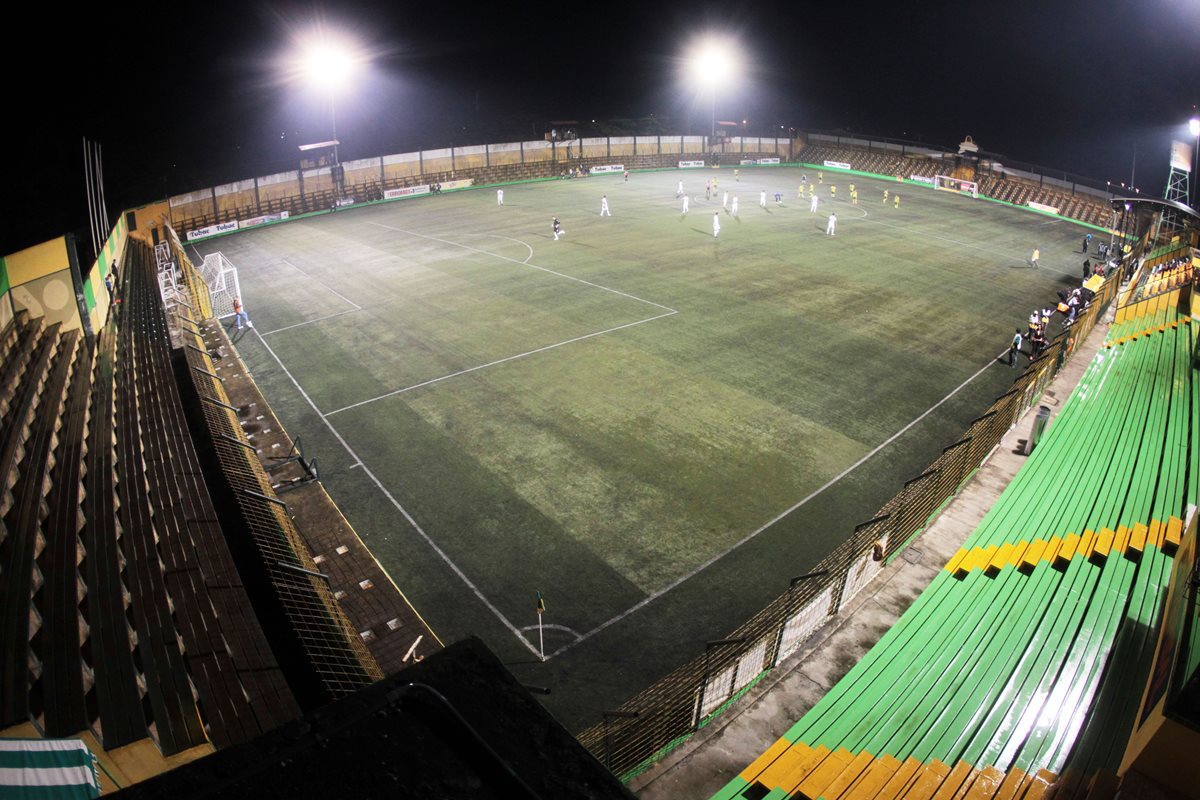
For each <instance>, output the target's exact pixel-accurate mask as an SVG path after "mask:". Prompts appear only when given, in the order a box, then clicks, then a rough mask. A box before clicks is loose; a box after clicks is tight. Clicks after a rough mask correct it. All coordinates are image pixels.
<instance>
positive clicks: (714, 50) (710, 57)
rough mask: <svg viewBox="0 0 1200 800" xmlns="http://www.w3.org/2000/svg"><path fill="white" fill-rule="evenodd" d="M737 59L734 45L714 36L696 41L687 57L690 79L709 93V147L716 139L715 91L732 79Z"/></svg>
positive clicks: (713, 144)
mask: <svg viewBox="0 0 1200 800" xmlns="http://www.w3.org/2000/svg"><path fill="white" fill-rule="evenodd" d="M737 61H738V56H737V49H736V47H735V46H734V45H733V44H732V43H730V42H728V41H725V40H722V39H719V38H717V37H715V36H708V37H705V38H704V39H702V40H701V41H700V42H699V43H697V44H696V46H695V47H694V49H693V55H692V57H691V58H690V59H689V72H690V73H691V77H692V80H693V81H695V83H696V85H697V87H698V88H699V89H700V90H701V91H707V92H708V94H709V101H710V106H709V110H710V111H711V122H712V126H711V128H710V129H709V130H710V138H709V146H710V147H712V146H715V144H716V141H717V92H718V91H719V90H720V89H722V88H724V87H725V86H727V85H728V84H729V83H730V82H731V81H732V79H733V75H734V73H735V71H736V69H737Z"/></svg>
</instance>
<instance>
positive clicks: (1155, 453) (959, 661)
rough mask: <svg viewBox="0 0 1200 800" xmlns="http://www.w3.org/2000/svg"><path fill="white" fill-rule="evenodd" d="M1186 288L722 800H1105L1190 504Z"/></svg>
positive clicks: (1193, 399)
mask: <svg viewBox="0 0 1200 800" xmlns="http://www.w3.org/2000/svg"><path fill="white" fill-rule="evenodd" d="M1188 288H1190V287H1188ZM1188 288H1185V289H1176V290H1174V291H1171V292H1168V293H1164V294H1160V295H1158V296H1157V298H1153V299H1149V300H1146V301H1143V302H1141V303H1139V304H1138V306H1137V313H1136V314H1134V313H1131V314H1128V315H1127V316H1126V317H1125V318H1124V319H1122V320H1121V321H1119V322H1117V323H1115V324H1114V325H1113V326H1112V327H1111V329H1110V331H1109V334H1108V338H1107V343H1108V347H1107V348H1106V349H1104V350H1101V351H1100V353H1099V354H1098V355H1097V356H1096V357H1095V359H1094V360H1093V362H1092V363H1091V364H1090V365H1089V367H1088V369H1087V371H1086V373H1085V375H1084V377H1083V378H1082V379H1081V381H1080V383H1079V386H1078V387H1077V389H1076V390H1075V392H1074V393H1073V394H1072V395H1071V397H1070V398H1069V399H1068V400H1067V402H1066V403H1065V404H1064V406H1063V408H1062V410H1061V412H1060V414H1059V416H1058V418H1057V419H1056V420H1055V421H1054V423H1053V424H1052V425H1051V427H1050V428H1049V429H1048V431H1047V433H1046V435H1045V436H1044V437H1043V438H1042V439H1041V441H1040V443H1039V444H1038V445H1037V447H1036V449H1035V450H1034V452H1033V454H1032V455H1031V456H1030V458H1029V460H1028V462H1027V463H1026V464H1025V465H1024V466H1023V468H1022V469H1021V470H1020V472H1018V473H1017V475H1016V476H1015V477H1014V479H1013V480H1012V482H1011V484H1010V485H1009V486H1008V488H1007V489H1006V490H1005V492H1004V494H1003V495H1002V496H1001V497H1000V499H999V500H998V501H997V502H996V504H995V505H994V507H993V508H992V509H991V510H990V511H989V513H988V514H987V516H986V517H985V518H984V520H983V521H982V522H981V523H980V525H979V526H978V528H977V529H976V530H975V531H974V532H973V533H972V535H971V536H970V537H969V538H968V540H967V541H966V542H965V543H964V544H963V546H962V549H961V550H960V551H959V552H958V553H957V554H956V555H955V556H954V557H953V558H952V559H951V560H950V561H949V562H948V563H947V564H946V567H945V569H944V570H943V571H942V572H941V573H940V574H939V575H938V576H937V577H936V578H935V579H934V580H933V582H932V583H931V584H930V585H929V587H928V588H927V589H926V590H925V591H924V592H923V593H922V594H921V595H920V596H919V597H918V598H917V600H916V601H915V602H914V603H913V605H912V606H911V607H910V608H909V609H908V611H907V612H906V613H905V614H904V615H903V617H901V619H900V620H899V622H898V623H897V624H896V625H895V626H893V627H892V628H891V629H890V630H889V631H888V632H887V633H886V634H885V635H884V636H883V638H882V639H881V640H880V641H879V642H878V643H877V644H876V645H875V647H874V648H872V649H871V651H870V652H869V653H868V654H867V655H866V656H864V657H863V658H862V660H861V661H859V663H858V664H856V665H855V666H854V667H853V668H852V669H851V670H850V671H849V672H848V673H847V674H846V675H845V677H843V678H842V680H841V681H840V682H839V683H838V684H837V685H836V686H835V687H834V688H833V689H832V690H830V691H829V692H828V693H827V694H826V695H825V697H824V698H822V700H821V701H820V702H818V703H817V705H816V706H814V707H813V708H812V710H811V711H809V712H808V713H807V714H806V715H805V716H804V717H803V718H802V719H800V720H799V721H798V722H797V723H796V724H795V725H793V726H792V727H791V729H790V730H788V731H787V732H786V733H785V734H784V735H783V736H782V737H781V738H780V739H779V740H778V741H777V742H775V744H773V745H772V746H771V747H770V748H769V749H768V750H767V751H766V752H764V753H763V754H762V755H761V756H760V757H759V758H757V759H756V760H755V761H754V762H753V763H751V764H750V765H749V766H748V767H746V769H745V770H743V771H742V773H741V774H740V775H739V776H738V777H737V778H735V779H734V780H733V781H731V782H730V783H729V784H728V785H727V786H726V787H725V788H724V789H723V790H722V791H720V792H719V793H718V794H717V795H715V798H721V799H723V800H731V799H732V798H746V799H747V800H749V799H750V798H755V799H757V800H760V799H761V798H764V797H765V798H788V797H807V798H817V797H823V798H830V799H832V798H837V797H855V798H870V797H888V798H895V797H906V798H934V797H937V798H943V797H944V798H951V797H955V798H958V797H964V796H965V797H979V798H982V797H1004V798H1038V797H1042V796H1044V795H1047V794H1048V793H1050V794H1053V795H1054V796H1056V797H1075V796H1085V795H1091V796H1112V794H1113V792H1115V790H1116V788H1117V779H1116V771H1117V768H1118V767H1119V765H1120V762H1121V758H1122V755H1123V753H1124V750H1125V746H1126V741H1127V737H1128V735H1129V733H1130V731H1131V729H1132V726H1133V722H1134V719H1135V716H1136V714H1137V712H1138V706H1139V703H1140V700H1141V696H1142V692H1143V689H1144V688H1145V685H1146V680H1147V676H1148V673H1149V667H1150V663H1149V662H1150V660H1151V658H1152V656H1153V651H1154V647H1155V643H1156V636H1157V626H1158V620H1159V614H1160V604H1161V602H1162V597H1163V595H1164V593H1165V589H1166V585H1167V581H1168V579H1169V573H1170V567H1171V557H1172V555H1173V554H1174V552H1175V550H1176V548H1177V547H1178V545H1179V542H1180V535H1181V531H1182V530H1183V527H1184V524H1183V520H1184V517H1185V514H1186V508H1187V507H1188V505H1189V504H1195V503H1197V501H1198V500H1200V492H1198V490H1197V481H1198V480H1200V415H1198V414H1197V412H1196V409H1197V408H1200V374H1198V372H1197V370H1196V368H1195V367H1194V366H1193V363H1192V353H1193V349H1194V347H1195V346H1196V334H1197V325H1196V324H1195V322H1194V321H1193V320H1192V318H1191V317H1190V314H1188V313H1187V310H1188V308H1189V305H1188V301H1189V299H1190V298H1189V297H1188Z"/></svg>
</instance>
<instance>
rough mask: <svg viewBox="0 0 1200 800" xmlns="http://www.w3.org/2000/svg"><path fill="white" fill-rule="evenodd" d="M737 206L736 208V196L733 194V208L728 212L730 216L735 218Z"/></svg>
mask: <svg viewBox="0 0 1200 800" xmlns="http://www.w3.org/2000/svg"><path fill="white" fill-rule="evenodd" d="M737 206H738V203H737V195H736V194H735V195H734V196H733V208H732V209H731V210H730V212H729V213H730V214H733V215H734V216H735V217H736V216H737Z"/></svg>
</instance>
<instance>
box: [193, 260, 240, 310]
mask: <svg viewBox="0 0 1200 800" xmlns="http://www.w3.org/2000/svg"><path fill="white" fill-rule="evenodd" d="M197 271H198V272H199V273H200V277H201V278H202V279H203V280H204V283H205V284H206V285H207V286H208V291H209V295H210V296H211V297H212V313H213V317H215V318H216V319H225V318H226V317H232V316H233V301H234V299H236V298H239V297H241V296H242V287H241V284H240V283H239V282H238V274H237V267H235V266H234V265H233V264H232V263H231V262H230V261H229V259H228V258H226V257H225V254H224V253H221V252H216V253H209V254H208V255H206V256H205V257H204V263H203V264H200V265H199V266H198V267H197Z"/></svg>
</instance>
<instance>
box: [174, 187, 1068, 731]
mask: <svg viewBox="0 0 1200 800" xmlns="http://www.w3.org/2000/svg"><path fill="white" fill-rule="evenodd" d="M800 174H801V170H799V169H794V168H771V169H743V170H742V175H741V180H740V181H739V182H735V181H734V179H733V174H732V170H729V169H724V170H682V171H664V172H650V173H636V174H634V175H632V176H631V177H630V179H629V180H628V182H625V181H623V180H622V179H621V176H620V175H614V176H603V177H592V178H587V179H580V180H573V181H565V180H564V181H551V182H540V183H528V184H518V185H512V186H508V187H505V205H504V206H503V207H499V206H498V205H497V203H496V194H495V191H494V190H493V189H478V190H471V191H462V192H456V193H452V194H447V195H442V196H438V197H425V198H419V199H408V200H403V201H399V202H395V203H388V204H380V205H375V206H372V207H369V208H358V209H351V210H347V211H344V212H339V213H336V214H329V215H325V216H320V217H314V218H310V219H306V220H302V221H295V222H291V223H288V224H284V225H277V226H271V227H268V228H263V229H259V230H256V231H248V232H244V233H239V234H237V235H235V236H231V237H227V238H222V239H216V240H210V241H208V242H205V243H202V244H200V245H199V246H198V247H197V248H196V249H197V250H198V251H199V252H201V253H205V252H212V251H217V250H220V251H222V252H223V253H224V254H225V255H226V256H227V257H228V258H229V259H230V260H231V261H232V262H233V263H234V264H235V265H236V266H237V267H238V268H239V274H240V280H241V287H242V294H243V297H244V300H245V304H246V309H247V311H248V312H249V313H250V316H251V318H252V319H253V320H254V323H255V328H254V329H253V331H252V332H247V334H246V335H242V336H241V338H240V339H239V340H238V348H239V350H240V352H241V354H242V356H243V357H244V358H245V360H246V362H247V364H248V365H249V367H250V369H251V370H252V372H253V373H254V375H255V378H256V380H257V381H258V383H259V385H260V387H261V388H262V390H263V392H264V394H265V395H266V397H267V398H268V400H269V402H270V403H271V404H272V406H274V408H275V410H276V412H277V413H278V414H279V416H280V418H281V419H282V421H283V423H284V424H285V425H286V426H287V428H288V429H289V431H290V432H291V434H292V435H293V436H299V437H302V438H303V440H304V444H305V448H306V451H307V453H308V455H309V456H310V457H312V456H315V457H317V458H318V460H319V464H320V467H321V474H322V478H323V480H324V481H325V484H326V486H327V488H328V489H329V490H330V492H331V494H332V495H333V497H334V498H335V499H336V500H337V501H338V503H339V504H340V505H341V506H342V507H343V510H344V511H345V513H346V515H347V517H348V518H349V520H350V521H351V522H352V523H353V524H354V525H355V527H356V528H357V529H358V531H359V533H360V535H361V536H362V537H363V539H364V540H365V541H366V543H367V544H368V545H369V546H370V547H371V549H372V550H373V551H374V553H375V554H376V556H377V558H378V559H379V560H380V562H381V563H382V564H383V565H384V566H385V567H386V568H387V569H388V570H389V572H390V573H391V574H392V576H393V577H394V578H395V580H396V582H397V583H398V584H399V585H400V586H401V587H402V588H403V590H404V591H405V593H406V594H407V595H408V597H409V598H410V600H412V602H413V603H414V605H416V606H417V608H418V609H419V610H420V611H421V612H422V614H423V615H424V616H425V617H426V618H427V619H428V620H429V622H430V624H431V625H432V626H433V627H434V629H435V630H437V631H438V632H439V634H440V635H441V636H442V637H443V638H444V639H447V640H454V639H456V638H459V637H461V636H462V635H466V634H469V633H477V634H479V635H482V636H483V637H484V638H485V639H486V640H487V641H488V642H489V644H490V645H491V646H492V647H493V648H494V649H495V650H496V651H497V652H499V653H500V654H501V656H502V657H503V658H505V659H506V660H507V661H508V662H509V663H510V665H511V666H512V668H513V669H514V671H516V672H517V674H518V676H519V677H521V678H522V679H523V680H526V681H527V682H529V683H532V684H538V685H544V686H549V687H551V688H552V689H553V694H552V695H551V696H550V697H549V698H548V700H547V702H548V705H549V706H550V708H551V709H552V710H554V711H555V713H557V714H558V715H559V717H560V719H562V720H563V722H564V723H565V724H567V725H568V727H571V728H574V729H580V728H582V727H584V726H586V725H588V724H590V723H592V722H595V721H597V720H598V719H599V713H600V711H601V710H604V709H608V708H614V707H616V705H617V704H619V703H620V702H621V701H622V700H624V699H626V698H627V697H628V696H630V695H631V694H633V693H634V692H636V691H637V690H639V689H641V688H643V687H645V686H646V685H648V684H650V683H651V682H653V681H654V680H655V679H657V678H658V677H661V675H663V674H665V673H666V672H668V671H670V669H672V668H673V667H675V666H678V665H679V664H681V663H683V662H684V661H686V660H688V659H690V658H693V657H695V656H697V655H699V654H702V653H703V650H704V642H705V641H707V640H713V639H719V638H721V637H722V636H724V635H726V634H727V633H728V632H729V631H730V630H731V629H733V628H734V627H736V626H737V625H738V624H740V623H741V622H743V621H744V620H745V619H746V618H748V617H749V616H750V615H751V614H753V613H754V612H755V611H756V610H758V609H759V608H761V607H762V606H763V605H764V604H765V603H767V602H768V601H769V600H770V599H771V598H772V597H774V596H775V595H777V594H779V593H780V592H781V591H783V590H784V589H785V588H786V587H787V583H788V579H789V578H790V577H792V576H794V575H799V574H801V573H803V572H805V571H806V569H807V568H809V567H811V566H812V565H813V564H814V563H816V562H817V561H818V560H819V559H820V558H821V557H822V556H823V555H825V554H826V553H827V552H829V551H830V550H831V549H832V548H833V547H834V546H836V544H837V543H838V542H839V541H841V540H843V539H844V538H845V537H846V536H847V535H848V534H849V533H850V531H851V529H852V528H853V526H854V525H855V524H856V523H858V522H861V521H863V520H865V519H867V518H869V517H870V516H872V515H873V513H874V512H875V510H876V509H877V508H878V506H879V505H880V504H882V502H884V501H885V500H886V499H887V498H888V497H889V496H891V495H892V494H894V493H895V492H896V491H897V490H898V489H899V488H900V486H901V485H902V483H903V481H904V480H906V479H908V478H911V477H913V476H914V475H916V474H917V473H919V472H920V471H921V470H922V469H923V468H924V467H925V466H926V465H927V464H928V463H929V462H930V461H931V460H932V459H933V458H934V457H936V455H937V454H938V453H939V452H940V449H941V448H942V447H944V446H945V445H948V444H950V443H951V442H953V441H955V440H956V439H957V438H958V436H959V435H960V434H961V432H962V431H963V430H964V429H965V428H966V426H967V425H968V424H969V423H970V421H971V419H972V418H974V417H975V416H977V415H978V414H980V413H982V412H983V410H984V409H985V408H986V406H987V405H988V403H989V402H990V401H991V400H992V398H994V397H995V396H996V395H998V394H1001V393H1003V392H1004V391H1005V390H1006V388H1007V386H1008V385H1009V383H1010V382H1011V381H1012V379H1013V377H1015V375H1016V372H1015V371H1014V370H1010V369H1009V368H1008V367H1007V366H1004V365H1000V364H994V363H992V362H993V361H994V359H995V358H996V356H997V355H998V354H999V353H1000V352H1001V351H1002V350H1004V349H1005V347H1006V345H1007V342H1008V340H1009V338H1010V337H1011V336H1012V332H1013V329H1014V327H1022V328H1023V327H1024V319H1025V317H1026V316H1027V315H1028V313H1029V311H1030V309H1031V308H1033V307H1034V306H1035V305H1039V304H1042V305H1044V304H1048V303H1049V302H1050V301H1051V300H1053V299H1054V291H1055V289H1057V288H1059V287H1060V286H1065V285H1076V284H1077V280H1078V275H1079V272H1080V269H1079V268H1080V264H1081V262H1082V260H1083V256H1082V255H1079V254H1078V250H1079V246H1078V245H1079V241H1080V238H1081V236H1082V235H1083V233H1084V231H1083V229H1082V228H1079V227H1078V226H1075V225H1072V224H1070V223H1066V222H1062V221H1057V220H1054V219H1050V218H1047V217H1045V216H1041V215H1037V214H1034V213H1030V212H1027V211H1021V210H1018V209H1013V208H1008V207H1005V206H1002V205H997V204H994V203H990V202H987V201H984V200H972V199H970V198H967V197H962V196H958V195H955V194H951V193H948V192H936V191H933V190H931V189H925V188H923V187H913V186H898V185H897V184H896V183H894V182H889V181H882V180H871V179H866V178H858V177H854V178H849V177H848V176H845V175H837V176H835V175H833V174H831V173H829V172H826V174H825V182H824V184H823V185H821V186H819V187H818V194H819V195H820V196H821V207H820V211H819V212H818V213H811V212H810V211H809V204H808V201H807V200H803V201H801V200H798V199H797V198H796V190H797V185H798V184H799V182H800ZM808 176H809V178H810V179H815V177H816V176H815V171H814V170H809V171H808ZM711 177H716V178H717V179H718V181H719V189H718V192H719V193H724V192H725V191H726V190H728V191H729V192H730V194H731V196H732V195H737V197H738V198H739V202H740V212H739V215H738V216H737V217H736V218H735V217H733V216H731V215H730V214H729V213H727V212H725V211H722V210H721V202H720V199H719V198H716V197H715V198H714V199H713V200H710V201H706V200H705V199H704V181H705V180H706V179H707V178H711ZM679 180H683V181H684V186H685V188H686V189H687V191H688V194H689V195H690V198H691V210H690V212H689V213H688V214H687V215H686V216H685V215H682V214H681V213H680V204H681V203H680V200H679V199H677V198H676V196H675V189H676V184H677V182H678V181H679ZM851 180H853V182H854V183H856V184H857V186H858V189H859V194H860V205H859V206H857V207H854V206H851V205H850V204H849V203H848V202H846V201H847V200H848V195H849V191H848V188H849V183H850V182H851ZM831 184H836V185H837V188H838V192H837V195H838V200H836V201H830V199H829V187H830V185H831ZM885 188H886V189H889V190H890V191H892V192H893V193H894V192H895V191H897V190H899V191H900V193H901V196H902V203H901V207H900V208H899V209H896V208H894V207H893V206H892V204H891V202H890V200H889V202H888V203H887V204H886V205H885V204H884V203H883V202H882V191H883V189H885ZM760 190H766V191H767V193H768V199H767V205H766V207H765V208H762V207H760V206H759V202H758V201H759V192H760ZM776 191H780V192H782V193H783V196H784V202H783V205H782V206H777V205H776V204H775V202H774V197H773V196H774V193H775V192H776ZM602 195H607V196H608V200H609V203H610V206H611V208H612V217H611V218H609V217H603V218H602V217H600V215H599V212H600V200H601V196H602ZM714 210H716V211H719V212H720V219H721V234H720V237H719V238H716V239H714V238H713V235H712V217H713V212H714ZM831 210H833V211H836V213H837V215H838V219H839V222H838V227H837V235H836V236H833V237H831V236H826V235H825V225H826V219H827V216H828V213H829V212H830V211H831ZM555 215H557V216H558V217H559V218H560V219H561V220H562V226H563V228H564V230H565V231H566V233H565V235H564V236H563V238H562V240H561V241H557V242H556V241H553V238H552V233H551V218H552V217H553V216H555ZM1035 246H1036V247H1040V248H1041V252H1042V268H1041V269H1040V270H1034V269H1032V268H1031V267H1030V266H1029V264H1028V261H1027V259H1028V258H1029V255H1030V253H1031V252H1032V250H1033V248H1034V247H1035ZM989 364H992V365H991V366H988V365H989ZM964 383H965V385H964ZM960 387H961V388H960ZM956 388H960V390H959V391H958V392H957V393H956V394H955V395H954V396H953V397H952V398H950V399H949V400H947V401H946V402H944V403H943V404H942V405H940V406H938V407H937V408H936V410H934V411H933V412H932V413H930V414H928V415H927V416H925V417H923V418H921V420H920V422H919V423H918V424H915V425H913V426H912V427H911V428H908V429H907V430H905V429H906V426H909V425H910V423H912V422H913V421H914V420H916V419H918V418H919V417H922V415H923V414H925V412H926V411H928V410H929V409H930V408H931V407H933V406H935V405H936V404H938V403H939V402H941V401H942V400H943V399H944V398H946V396H947V395H948V394H949V393H951V392H953V391H954V390H955V389H956ZM901 431H905V432H904V433H903V434H902V435H899V436H897V434H898V433H899V432H901ZM893 437H894V438H893ZM885 443H886V445H885ZM881 445H885V446H883V447H881ZM872 453H874V454H873V455H872V456H871V457H870V458H869V459H867V460H866V461H864V462H863V463H861V464H859V465H858V466H854V465H855V464H856V462H859V461H860V459H862V458H863V457H864V456H867V455H869V454H872ZM852 466H853V467H854V468H853V469H850V471H849V472H846V471H847V470H848V469H849V468H851V467H852ZM844 472H846V474H844V475H843V473H844ZM838 476H841V477H840V478H839V479H838V480H836V481H834V482H833V483H832V485H830V486H828V487H827V488H825V489H824V490H823V491H821V492H820V493H818V494H816V495H815V496H813V497H811V499H809V500H808V501H807V502H805V503H803V504H802V505H800V507H799V508H796V509H795V510H793V511H792V512H791V513H788V514H786V515H784V516H783V518H782V519H780V520H779V521H778V522H775V523H774V524H768V523H771V521H772V520H774V519H775V518H776V517H778V516H779V515H781V514H783V513H784V512H785V511H788V510H789V509H792V508H793V506H796V505H797V504H798V503H800V501H802V500H805V499H806V498H809V497H810V495H813V494H814V492H817V491H818V490H819V489H822V487H825V486H826V484H828V483H830V482H831V481H832V480H833V479H835V478H838ZM537 591H540V592H541V593H542V595H543V596H544V597H545V599H546V604H547V612H546V615H545V617H544V622H545V623H546V628H545V631H544V633H545V650H546V653H547V654H549V655H552V657H551V658H550V659H549V660H548V661H546V662H545V663H541V662H539V660H538V658H537V657H536V655H535V653H536V651H537V649H538V646H539V645H538V634H537V630H536V622H537V615H536V614H535V602H536V601H535V592H537Z"/></svg>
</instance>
